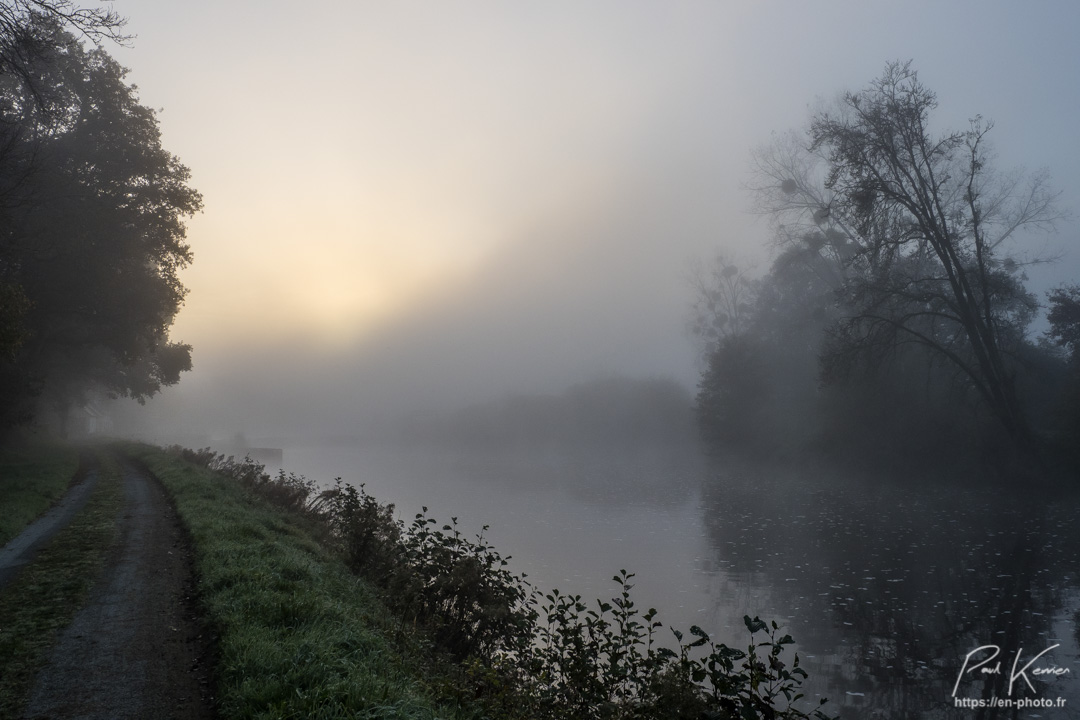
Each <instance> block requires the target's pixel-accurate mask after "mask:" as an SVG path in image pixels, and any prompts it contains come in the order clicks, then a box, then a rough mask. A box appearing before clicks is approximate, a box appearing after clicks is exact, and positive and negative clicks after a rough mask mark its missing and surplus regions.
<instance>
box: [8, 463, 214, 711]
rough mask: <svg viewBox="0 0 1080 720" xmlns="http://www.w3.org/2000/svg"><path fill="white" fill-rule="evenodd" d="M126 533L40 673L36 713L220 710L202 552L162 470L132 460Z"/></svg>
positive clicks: (32, 706)
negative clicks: (200, 593) (200, 598)
mask: <svg viewBox="0 0 1080 720" xmlns="http://www.w3.org/2000/svg"><path fill="white" fill-rule="evenodd" d="M122 472H123V481H124V494H125V500H126V503H125V508H124V511H123V515H122V517H121V519H120V523H121V541H120V544H119V547H118V549H117V550H116V551H115V553H114V555H113V557H112V558H111V560H110V562H109V566H108V568H107V570H106V572H105V574H104V576H103V578H102V580H101V581H100V582H99V583H98V584H97V586H96V587H95V588H94V590H93V591H92V592H91V595H90V598H89V600H88V602H87V604H86V606H84V607H83V608H82V609H81V610H80V611H79V612H78V614H77V615H76V616H75V619H74V620H73V621H72V623H71V625H70V626H69V627H68V628H67V629H65V630H64V631H63V632H62V633H61V635H60V639H59V641H58V643H57V645H56V647H54V648H53V651H52V653H51V655H50V658H49V662H48V665H47V666H46V667H45V669H44V670H43V671H42V672H41V673H40V674H39V675H38V677H37V680H36V681H35V684H34V688H33V690H32V692H31V695H30V702H29V705H28V707H27V710H26V715H25V717H26V718H35V719H37V718H57V719H59V718H87V719H89V718H101V719H103V720H104V719H105V718H109V719H111V720H112V719H115V720H126V719H128V718H132V719H135V718H139V719H140V720H142V719H145V720H155V719H158V718H162V719H163V718H176V719H177V720H194V719H195V718H211V717H213V711H212V697H211V695H210V693H211V687H212V685H211V679H210V658H211V657H212V655H211V648H210V642H209V633H208V632H207V631H206V630H205V628H203V627H201V626H200V623H199V622H198V618H197V614H196V612H195V607H194V599H193V598H194V580H193V575H192V560H191V552H190V547H189V544H188V542H187V538H186V536H185V534H184V532H183V530H182V528H181V527H180V524H179V521H178V519H177V517H176V512H175V511H174V510H173V507H172V505H171V504H170V503H169V501H168V498H167V497H166V495H165V492H164V490H163V489H162V488H161V486H160V484H159V483H158V482H157V480H156V479H155V478H153V477H151V476H150V475H149V474H148V473H146V472H144V471H142V470H140V469H138V468H136V467H134V466H133V465H131V464H127V463H125V464H124V465H123V471H122Z"/></svg>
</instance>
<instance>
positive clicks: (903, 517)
mask: <svg viewBox="0 0 1080 720" xmlns="http://www.w3.org/2000/svg"><path fill="white" fill-rule="evenodd" d="M703 506H704V508H705V509H706V512H705V527H706V532H707V534H708V538H709V542H710V544H711V546H712V548H713V551H714V554H715V559H714V561H715V564H716V566H717V567H718V568H720V569H722V570H723V571H724V572H725V573H726V574H727V575H728V576H729V577H732V578H734V579H735V581H736V582H740V583H752V584H755V585H759V586H762V589H763V591H765V592H767V594H768V597H769V600H768V602H769V604H770V605H771V606H772V607H762V608H746V610H747V611H750V612H758V611H760V612H770V611H772V612H774V613H775V612H778V613H780V614H781V616H787V615H793V616H794V619H793V620H792V621H791V623H790V625H791V628H792V633H793V634H794V635H795V637H796V639H798V640H799V643H800V646H801V647H802V649H803V650H802V651H803V653H804V654H812V655H813V656H814V659H813V661H812V662H811V666H812V668H813V672H812V678H813V680H814V685H815V686H816V687H815V690H816V691H818V692H821V693H822V694H824V695H827V696H828V697H830V698H832V699H834V700H835V701H839V702H838V704H839V705H840V706H842V707H843V708H847V710H846V712H845V711H844V710H843V709H842V710H841V712H842V716H845V717H846V716H851V717H881V718H908V717H941V718H947V717H949V718H951V717H964V718H971V717H987V718H990V717H1009V716H1011V715H995V714H993V712H992V711H991V710H985V711H982V713H981V714H980V713H979V712H975V711H972V710H970V709H963V708H955V707H954V705H953V702H952V697H951V693H952V689H953V685H954V683H955V682H956V678H957V673H958V672H959V670H960V668H961V665H962V663H963V659H964V657H965V656H966V655H967V653H968V652H970V651H971V650H973V649H974V648H976V647H979V646H981V645H989V644H994V645H999V646H1000V647H1001V648H1002V650H1001V653H1002V654H1001V658H1002V659H1003V662H1002V672H1001V674H998V675H979V674H978V673H976V674H974V675H969V676H968V677H969V678H972V680H970V681H965V683H963V684H962V686H961V690H960V691H959V692H958V693H957V694H958V696H962V697H972V698H975V697H986V698H988V697H990V696H997V697H1006V696H1007V694H1008V687H1007V686H1008V682H1009V671H1010V669H1011V662H1012V658H1013V653H1014V652H1016V651H1017V650H1018V649H1019V648H1024V657H1025V658H1028V659H1030V658H1031V657H1032V656H1033V655H1035V654H1037V653H1038V652H1039V651H1041V650H1043V649H1045V648H1047V647H1049V645H1051V644H1053V643H1052V642H1048V639H1049V638H1051V637H1053V636H1052V632H1053V629H1052V627H1051V624H1052V621H1053V618H1054V617H1055V615H1058V614H1060V613H1061V612H1062V610H1063V608H1064V604H1065V597H1066V591H1067V589H1068V584H1067V583H1069V582H1071V580H1069V581H1066V578H1067V577H1071V575H1070V573H1071V572H1072V571H1073V570H1074V568H1075V567H1076V564H1075V562H1076V558H1075V552H1074V550H1075V548H1077V547H1078V543H1077V535H1078V532H1077V529H1076V528H1074V527H1073V525H1072V524H1070V523H1068V522H1067V519H1068V512H1067V508H1071V507H1075V504H1074V503H1073V502H1071V501H1070V502H1056V503H1048V502H1040V501H1038V500H1037V499H1033V498H1031V497H1030V496H1028V497H1025V496H1024V493H1022V492H1001V491H993V492H988V491H986V490H985V489H976V488H957V487H955V486H951V485H948V484H943V483H932V484H931V483H920V484H917V485H912V484H908V485H896V484H889V483H884V482H882V481H880V480H878V481H876V482H875V483H874V484H865V485H862V484H859V483H858V482H857V481H843V482H842V481H839V480H837V479H836V477H835V475H834V476H832V477H830V476H829V475H827V474H825V473H820V472H818V473H810V472H808V471H805V470H803V471H801V472H796V471H790V470H789V471H778V470H776V469H769V470H764V469H762V468H754V467H749V466H747V467H742V468H739V469H736V470H732V469H730V467H729V469H728V470H726V471H719V472H717V473H716V474H715V476H714V477H713V478H712V479H711V481H710V482H709V483H708V484H707V487H706V488H705V490H704V494H703ZM1060 650H1061V649H1059V651H1058V652H1060ZM1050 657H1052V655H1048V656H1047V658H1050ZM1059 657H1060V656H1059ZM1059 664H1063V663H1059ZM1032 681H1033V682H1034V683H1035V684H1036V690H1035V692H1034V693H1032V692H1030V691H1029V690H1028V689H1027V688H1026V687H1024V688H1022V689H1018V688H1017V687H1014V692H1013V696H1014V697H1046V696H1048V695H1053V696H1057V695H1061V694H1063V693H1062V691H1061V687H1060V686H1056V687H1054V688H1051V687H1049V686H1047V683H1045V682H1037V681H1036V679H1035V678H1032ZM1017 684H1018V685H1023V682H1022V681H1017Z"/></svg>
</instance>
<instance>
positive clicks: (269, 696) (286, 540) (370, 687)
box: [125, 446, 463, 719]
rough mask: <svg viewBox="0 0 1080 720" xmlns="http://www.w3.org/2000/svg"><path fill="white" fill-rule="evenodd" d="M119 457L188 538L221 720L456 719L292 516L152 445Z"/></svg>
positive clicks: (382, 613)
mask: <svg viewBox="0 0 1080 720" xmlns="http://www.w3.org/2000/svg"><path fill="white" fill-rule="evenodd" d="M125 451H126V452H129V453H130V454H131V455H133V456H135V457H137V458H139V459H140V460H142V461H143V462H144V463H145V464H146V465H147V466H148V467H149V469H150V470H151V471H152V472H153V473H154V474H155V475H157V477H158V478H160V479H161V481H162V482H163V483H164V484H165V487H166V488H167V489H168V491H169V493H170V494H171V495H172V497H173V499H174V501H175V503H176V506H177V510H178V512H179V515H180V517H181V519H182V521H183V523H184V524H185V526H186V527H187V529H188V531H189V532H190V533H191V537H192V540H193V542H194V546H195V555H196V568H197V573H198V575H199V594H200V599H201V602H202V603H203V605H204V607H205V611H206V613H207V616H208V619H209V621H210V623H211V625H212V626H213V627H214V629H215V631H216V632H217V633H218V653H219V655H218V665H217V678H218V686H217V697H218V702H219V712H220V713H221V717H223V718H327V719H329V718H435V717H440V718H444V717H463V715H462V714H461V713H460V712H458V711H456V710H454V709H450V708H446V707H441V706H440V705H439V702H438V701H437V700H435V699H433V694H432V692H431V690H430V684H429V682H428V681H426V680H424V679H422V674H423V670H422V667H421V664H420V663H419V662H417V661H416V660H415V659H412V658H410V657H407V656H406V655H407V653H404V652H403V651H402V650H401V647H402V644H401V642H400V641H396V640H392V639H391V638H393V636H394V635H395V627H396V625H395V623H396V621H395V620H394V619H393V618H392V617H391V616H390V615H389V613H388V612H387V611H386V609H385V608H384V606H383V605H382V603H381V602H380V601H379V599H378V598H377V597H376V595H375V592H374V591H373V589H372V588H371V587H370V586H369V585H368V584H367V583H366V582H365V581H364V580H361V579H359V578H357V577H356V576H354V575H352V574H351V573H350V572H349V571H348V569H347V568H346V567H345V565H344V563H343V562H342V561H341V560H340V559H339V558H337V557H335V556H333V555H332V554H330V553H329V552H328V551H327V550H325V549H324V548H323V547H322V546H321V545H319V544H318V543H317V542H315V541H314V540H313V539H312V537H311V536H310V535H309V534H308V533H307V532H306V531H305V529H304V528H303V527H302V521H301V520H299V519H297V518H294V517H291V516H289V515H287V514H285V513H282V512H281V511H279V510H276V509H274V508H272V507H270V506H269V505H267V504H266V503H265V502H264V501H262V500H261V499H259V498H257V497H255V496H253V495H251V494H249V493H248V492H247V491H245V490H244V489H243V488H242V487H240V486H239V484H237V483H235V482H234V481H230V480H226V479H224V478H222V477H221V476H218V475H215V474H214V473H212V472H210V471H207V470H204V469H202V468H198V467H196V466H194V465H191V464H189V463H187V462H185V461H183V460H180V459H178V458H175V457H173V456H170V455H167V454H165V453H163V452H162V451H160V450H158V449H156V448H149V447H147V446H128V447H126V448H125Z"/></svg>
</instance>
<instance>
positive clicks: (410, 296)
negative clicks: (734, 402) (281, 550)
mask: <svg viewBox="0 0 1080 720" xmlns="http://www.w3.org/2000/svg"><path fill="white" fill-rule="evenodd" d="M114 7H115V9H116V10H117V11H118V12H120V13H121V14H123V15H125V16H127V17H128V18H129V25H128V30H129V32H131V33H133V34H135V35H136V38H135V39H134V41H133V43H132V45H131V47H115V46H114V47H109V48H107V49H108V50H109V52H110V53H111V54H113V55H114V56H115V57H116V58H117V59H118V60H119V61H120V62H121V64H123V65H125V66H126V67H128V68H130V70H131V73H130V75H129V80H130V81H131V82H134V83H136V84H137V85H138V86H139V88H140V95H141V98H142V101H143V102H144V104H146V105H148V106H150V107H154V108H162V112H161V113H160V115H159V118H160V121H161V127H162V132H163V144H164V145H165V147H166V148H167V149H168V150H170V151H171V152H173V153H175V154H176V155H178V156H179V157H180V159H181V161H182V162H184V163H185V164H186V165H187V166H188V167H190V168H191V170H192V175H193V180H192V182H193V185H194V186H195V187H196V188H198V189H199V190H200V191H201V192H202V193H203V194H204V197H205V205H206V207H205V211H204V212H203V213H202V214H200V215H199V216H197V217H196V218H194V219H193V220H192V221H191V223H190V226H189V235H188V237H189V242H190V244H191V247H192V249H193V251H194V254H195V261H194V263H193V265H192V266H191V267H190V268H189V269H187V270H186V271H185V272H184V274H183V276H182V277H183V280H184V282H185V283H186V285H187V286H188V287H189V288H190V295H189V297H188V301H187V304H186V307H185V308H184V309H183V311H182V312H181V313H180V315H179V316H178V317H177V320H176V324H175V327H174V332H173V338H174V339H178V340H182V341H184V342H189V343H191V344H192V345H193V346H194V348H195V352H194V359H195V370H194V371H193V373H190V374H189V375H190V376H191V378H190V379H188V378H185V379H184V380H183V381H182V383H181V386H180V387H178V388H176V389H170V390H169V391H168V392H167V393H166V398H165V401H164V402H161V403H158V404H159V405H161V407H162V409H161V412H162V413H166V414H167V413H172V412H173V411H174V406H175V404H176V402H178V401H177V400H176V397H178V396H179V395H181V394H183V393H184V392H185V390H184V387H185V386H187V387H188V388H190V391H187V392H188V394H189V395H190V396H191V398H194V397H196V396H198V397H202V396H199V395H198V393H200V392H201V393H205V394H206V396H207V397H211V396H213V397H214V398H216V399H218V401H220V402H226V401H227V392H225V391H223V390H222V388H225V387H227V386H228V385H229V384H230V383H233V384H237V382H238V381H237V377H238V376H239V375H241V374H244V373H247V372H248V370H247V369H246V368H248V367H249V366H250V364H251V363H252V362H253V358H261V359H259V360H254V362H259V363H261V364H263V365H268V364H269V365H272V363H268V361H267V360H266V358H267V357H269V356H271V355H273V354H274V353H277V354H279V355H280V356H281V357H283V358H285V359H284V360H282V364H281V365H280V367H279V366H276V365H275V366H274V367H273V368H264V370H265V373H266V382H267V383H268V386H273V385H274V384H275V382H276V383H278V384H280V383H281V382H283V379H284V378H288V377H293V376H295V375H297V374H298V373H301V372H302V373H316V374H318V375H320V376H323V377H327V378H331V379H332V380H333V382H334V383H336V386H337V387H339V388H340V387H341V385H342V383H344V382H345V380H344V379H343V378H346V377H355V378H361V377H362V378H365V379H364V380H360V379H356V384H357V386H358V388H359V386H361V385H363V386H365V387H370V386H372V385H377V386H378V387H379V388H380V392H383V393H384V394H385V395H386V396H388V397H389V396H390V395H393V396H395V397H398V398H401V397H403V396H409V395H415V396H417V397H420V396H423V397H428V398H430V397H433V396H436V395H438V396H440V397H441V396H442V395H445V396H446V399H447V401H450V400H452V399H453V397H451V395H452V393H450V394H447V393H448V391H445V392H444V389H445V388H447V387H453V388H456V392H459V394H461V396H464V395H465V394H468V393H476V392H483V391H488V392H492V393H497V392H504V391H506V390H507V389H508V388H517V389H528V388H535V389H551V388H556V387H560V386H565V385H566V384H568V383H570V382H575V381H580V380H581V379H585V378H586V377H588V376H591V375H596V374H603V373H612V372H614V373H624V374H636V375H643V374H645V375H647V374H654V375H668V376H672V377H675V378H677V379H679V380H680V381H682V382H684V383H685V384H687V385H693V383H694V382H695V379H696V373H697V367H696V365H695V358H694V350H693V347H692V345H691V343H690V341H689V340H688V338H687V337H686V335H685V332H684V327H685V319H686V312H687V307H688V305H689V302H690V291H689V289H688V287H687V286H686V284H685V282H684V276H685V273H686V271H687V265H688V262H689V261H690V260H691V259H692V258H695V257H707V256H709V255H711V254H712V253H714V252H715V251H716V250H718V249H726V250H727V251H728V252H730V253H733V254H735V255H736V256H738V257H742V258H745V259H747V260H748V261H751V262H754V263H756V264H757V266H758V268H759V269H760V270H762V271H763V270H765V269H766V267H767V262H768V247H767V243H768V239H769V238H768V228H767V223H765V222H764V221H763V220H761V219H760V218H756V217H754V216H752V215H751V214H749V212H748V210H749V199H748V196H747V194H746V192H745V191H744V189H743V188H744V185H745V184H746V183H747V182H748V181H749V174H748V172H749V164H750V151H751V150H752V149H753V148H754V147H756V146H760V145H762V144H764V143H767V142H768V141H769V140H770V137H771V136H772V134H773V133H783V132H786V131H788V130H790V129H793V128H801V127H802V126H803V125H804V124H805V122H806V120H807V117H808V114H809V109H810V108H811V107H812V106H814V104H815V103H817V102H818V101H819V99H821V98H825V99H828V98H831V97H833V96H835V95H836V94H837V93H839V92H841V91H843V90H845V89H858V88H861V87H862V86H864V85H865V84H866V83H867V82H869V81H870V80H871V79H873V78H874V77H876V76H877V75H878V74H879V73H880V71H881V69H882V67H883V66H884V64H885V62H887V61H889V60H893V59H898V58H900V59H903V58H912V59H913V60H914V63H915V67H916V68H917V69H918V70H919V72H920V78H921V79H922V80H923V81H924V82H925V83H926V84H927V85H928V86H929V87H931V88H933V89H934V90H936V91H937V93H938V97H939V100H940V101H941V107H940V109H939V114H938V118H937V119H938V122H939V124H940V126H941V127H963V126H964V125H966V121H967V119H968V118H969V117H972V116H973V115H975V114H976V113H981V114H983V115H984V116H986V117H988V118H992V119H994V120H995V121H996V123H997V126H996V128H995V130H994V133H993V140H994V143H995V146H996V148H997V149H998V151H999V163H1000V166H1001V167H1002V168H1008V167H1012V166H1014V165H1025V166H1026V167H1028V168H1029V169H1032V170H1034V169H1037V168H1040V167H1044V166H1045V167H1047V168H1048V169H1049V170H1050V173H1051V175H1052V179H1053V184H1054V186H1055V187H1057V188H1058V189H1060V190H1061V191H1062V198H1061V204H1062V205H1063V206H1065V207H1071V208H1073V209H1076V208H1080V146H1078V144H1077V143H1076V142H1075V129H1074V124H1075V119H1076V118H1077V117H1080V91H1078V88H1080V51H1078V50H1077V49H1076V43H1075V40H1074V38H1073V37H1072V35H1073V34H1074V33H1075V30H1076V28H1078V27H1080V6H1077V5H1074V4H1073V3H1068V2H1063V1H1062V2H1052V3H1040V4H1025V5H1022V6H1021V5H1019V4H1013V3H1005V2H996V3H995V2H991V3H973V2H957V3H949V4H941V3H935V2H920V3H905V4H903V7H894V6H884V5H880V4H872V3H864V2H854V1H850V2H828V3H815V4H809V3H794V2H732V3H707V2H680V3H660V2H653V3H648V2H630V3H627V2H618V3H617V2H596V3H569V2H567V3H558V2H556V3H539V2H522V3H499V2H475V3H467V4H466V3H461V4H458V3H454V4H447V3H420V2H394V3H373V2H343V1H342V2H335V1H331V0H312V2H309V3H306V4H304V5H303V6H297V5H296V4H295V3H288V4H286V3H284V2H255V0H245V1H244V2H229V3H221V2H209V1H208V0H193V1H191V2H185V3H173V2H166V1H165V0H153V1H151V2H135V0H118V1H117V2H115V3H114ZM1075 236H1076V223H1075V222H1074V221H1069V222H1067V223H1063V224H1062V226H1061V228H1060V232H1059V234H1058V235H1057V236H1052V237H1051V238H1050V239H1049V240H1048V241H1045V243H1046V244H1045V247H1046V248H1048V249H1049V250H1050V251H1052V252H1059V253H1061V254H1062V256H1063V258H1062V261H1061V262H1059V263H1058V264H1056V265H1055V266H1053V267H1040V268H1036V269H1033V271H1032V280H1033V284H1035V285H1036V286H1037V287H1039V288H1043V287H1049V286H1051V285H1055V284H1058V283H1061V282H1065V281H1069V280H1072V281H1075V280H1076V278H1077V277H1080V272H1078V270H1080V254H1078V252H1077V251H1076V250H1075V249H1074V246H1073V244H1072V241H1075V239H1076V238H1075ZM1040 242H1043V241H1040ZM458 345H460V346H461V347H458ZM424 358H427V361H428V362H430V363H432V364H431V365H430V366H429V365H425V364H424V362H423V359H424ZM436 365H437V367H438V372H434V371H433V370H432V368H434V367H436ZM406 366H407V367H408V368H409V372H405V373H403V374H401V375H397V374H393V373H384V374H383V375H378V372H379V369H380V368H398V367H406ZM410 373H412V374H410ZM196 376H199V377H198V378H196ZM376 377H378V378H379V379H378V380H377V381H375V380H373V378H376ZM275 378H276V380H275ZM328 382H330V380H328ZM346 384H347V383H346ZM308 390H309V391H310V396H311V397H312V399H313V400H312V402H313V404H314V405H319V407H320V408H321V410H320V411H318V412H322V411H326V412H332V411H331V410H327V408H328V407H330V406H332V405H333V404H334V403H333V402H329V401H326V398H327V397H331V396H332V397H333V399H334V401H336V402H339V403H340V404H341V406H342V407H341V408H339V409H338V410H336V411H333V412H337V413H338V416H342V417H343V416H345V415H347V414H348V410H346V409H345V406H346V405H347V404H349V403H352V404H353V405H367V406H371V407H382V405H380V404H379V402H378V401H377V398H376V397H375V394H372V393H373V392H374V391H371V390H369V389H357V390H356V392H350V393H347V394H346V395H347V397H346V398H345V399H340V400H338V396H339V395H341V393H340V392H334V391H331V390H329V389H327V390H322V389H321V387H320V388H309V389H308ZM320 393H321V394H320ZM365 393H366V394H365ZM440 393H442V395H440ZM168 398H173V400H169V399H168ZM191 398H188V402H190V403H193V404H196V401H195V400H193V399H191ZM319 398H323V399H322V400H320V399H319ZM170 402H173V403H174V404H173V405H170V404H169V403H170ZM320 403H321V404H320ZM389 404H390V402H389V400H386V401H385V402H384V405H386V406H389ZM311 414H312V416H314V414H316V411H315V410H311ZM229 422H232V423H234V424H235V422H236V421H234V420H230V421H229Z"/></svg>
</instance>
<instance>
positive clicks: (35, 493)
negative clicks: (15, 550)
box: [0, 444, 79, 546]
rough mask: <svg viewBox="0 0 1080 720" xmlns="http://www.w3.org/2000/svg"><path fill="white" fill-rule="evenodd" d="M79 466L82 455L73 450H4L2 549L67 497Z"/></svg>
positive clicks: (0, 460) (0, 462) (0, 456)
mask: <svg viewBox="0 0 1080 720" xmlns="http://www.w3.org/2000/svg"><path fill="white" fill-rule="evenodd" d="M78 466H79V455H78V452H77V451H76V450H75V449H73V448H71V447H65V446H56V445H44V444H35V445H27V446H23V447H17V448H5V449H3V450H0V546H3V545H5V544H7V542H8V541H9V540H11V539H12V538H13V537H15V536H16V535H18V534H19V532H21V531H22V529H23V528H24V527H26V526H27V525H29V524H30V523H31V522H33V521H34V519H35V518H37V517H38V516H39V515H41V513H43V512H45V511H46V510H48V509H49V507H51V506H52V504H53V503H55V502H56V501H57V500H59V499H60V498H61V497H63V495H64V493H65V492H66V491H67V488H68V485H69V484H70V483H71V478H72V476H73V475H74V474H75V470H76V469H77V468H78Z"/></svg>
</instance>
